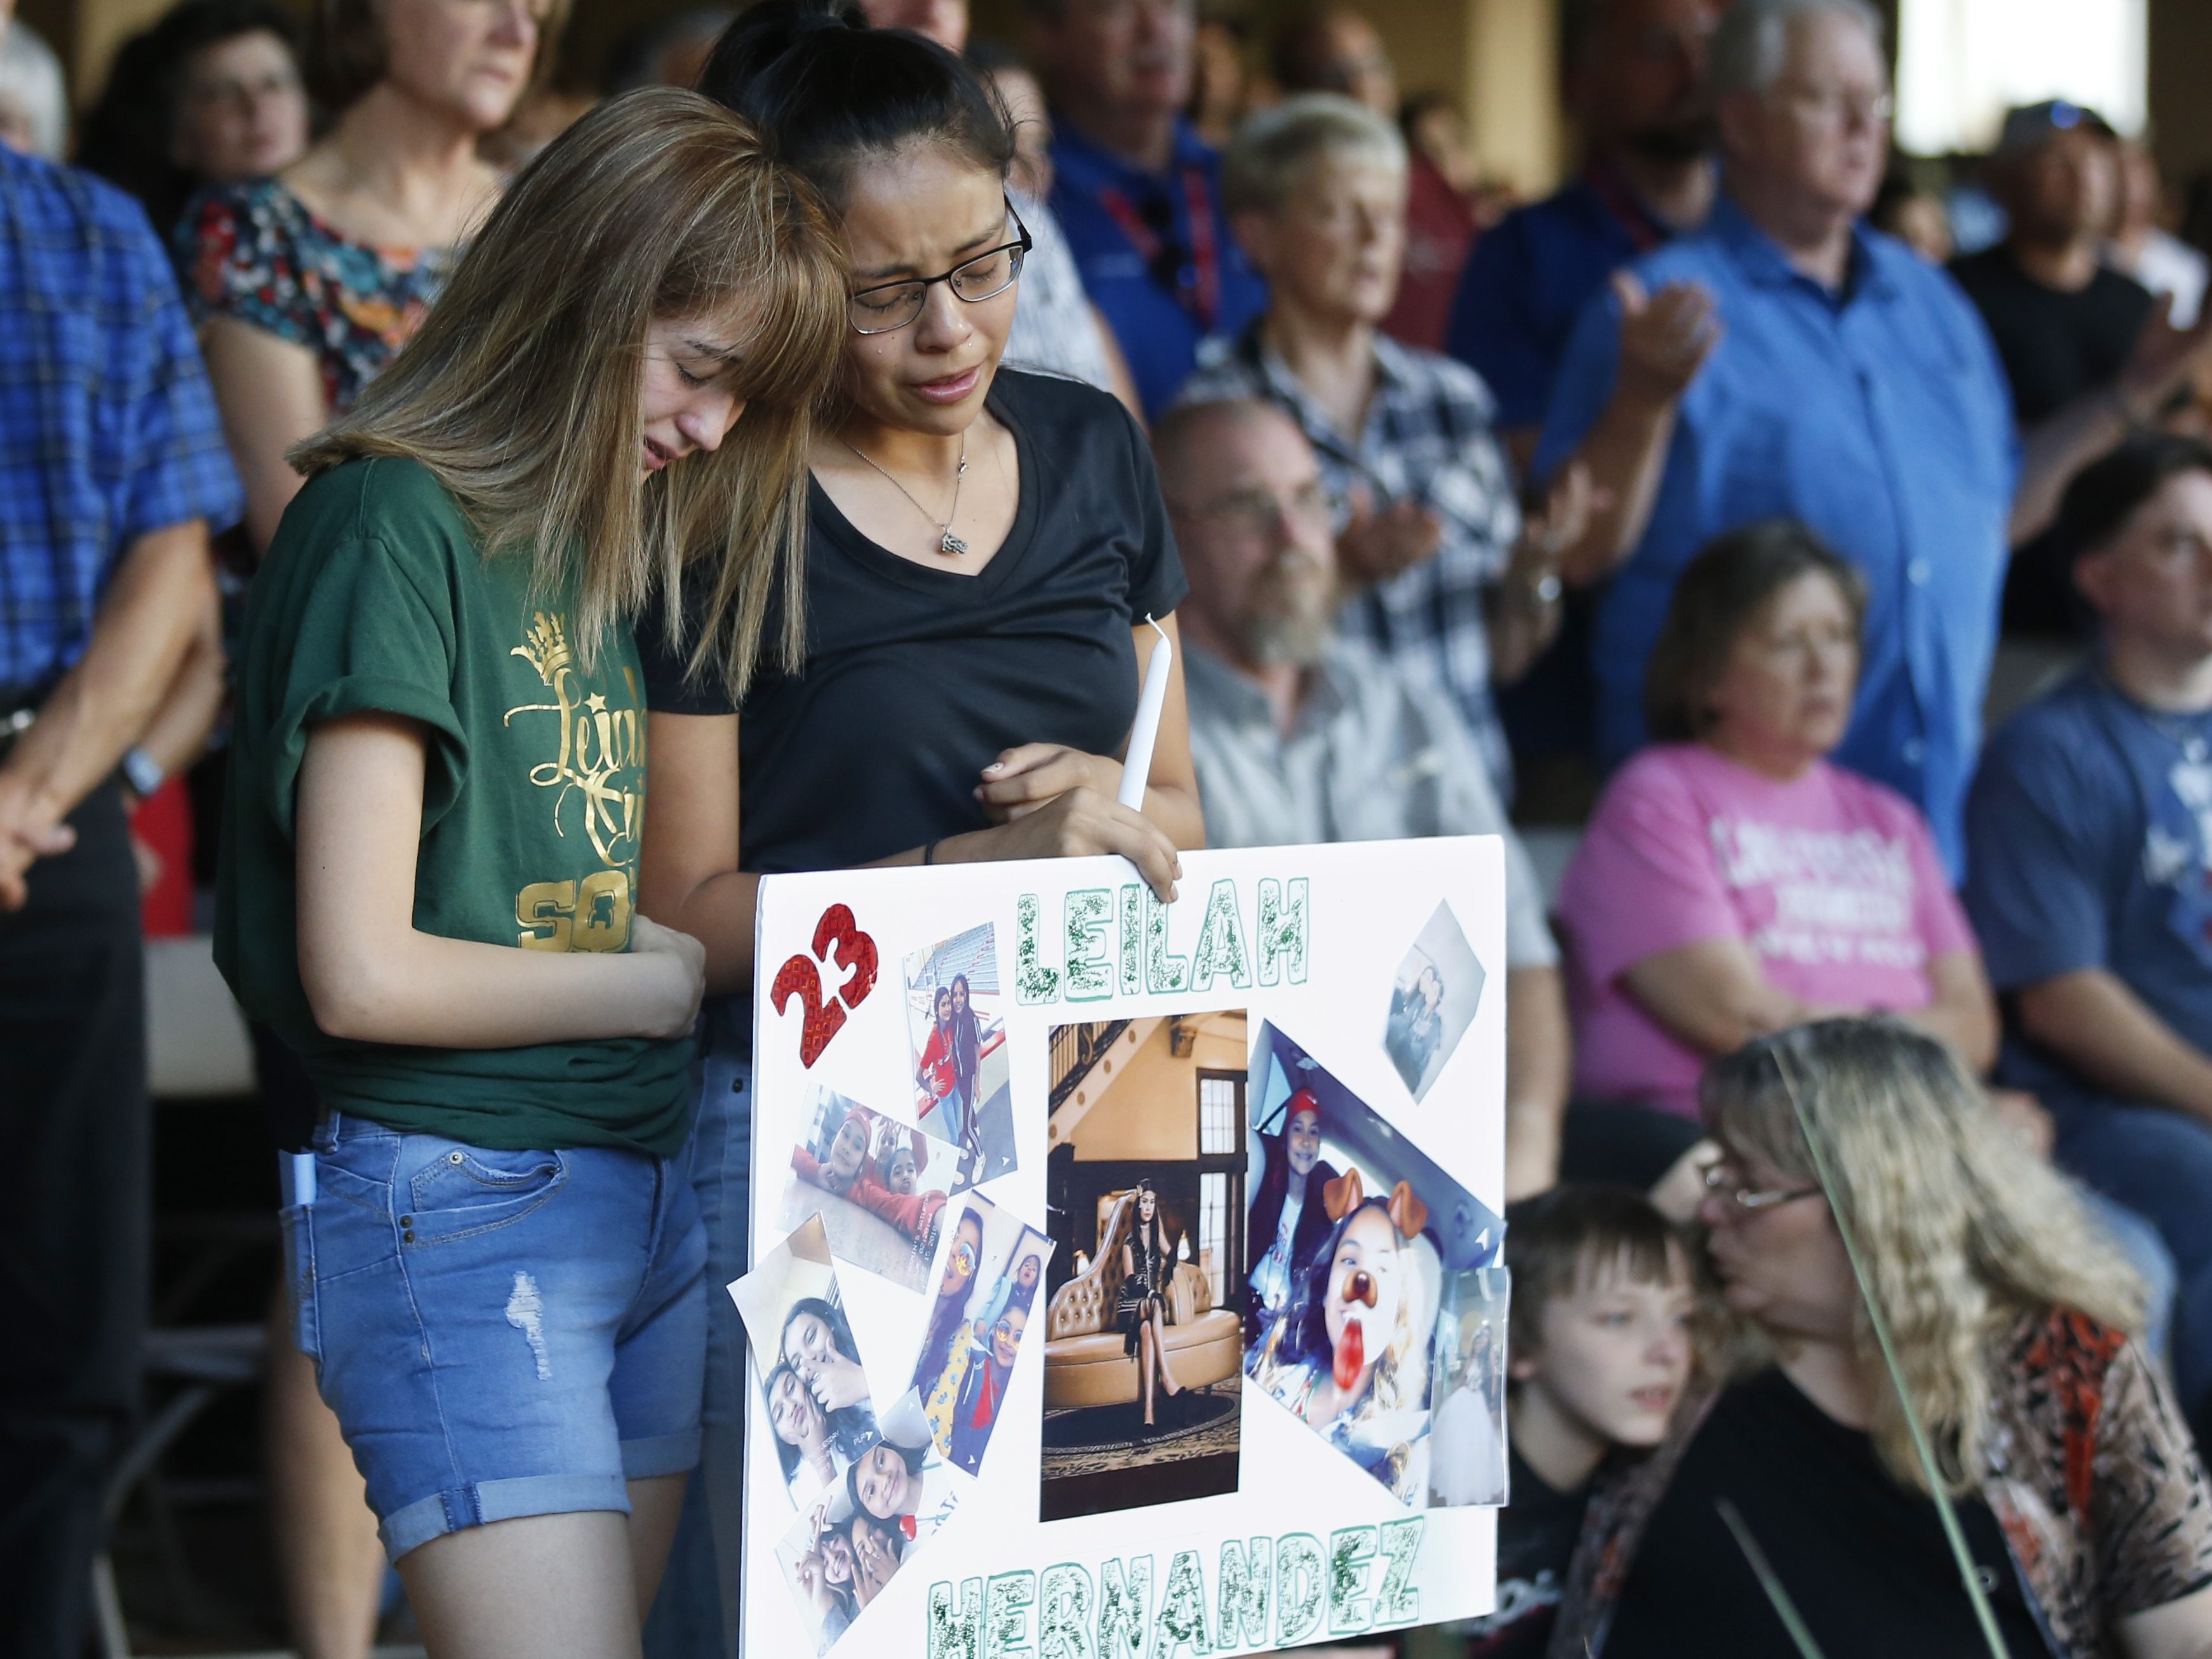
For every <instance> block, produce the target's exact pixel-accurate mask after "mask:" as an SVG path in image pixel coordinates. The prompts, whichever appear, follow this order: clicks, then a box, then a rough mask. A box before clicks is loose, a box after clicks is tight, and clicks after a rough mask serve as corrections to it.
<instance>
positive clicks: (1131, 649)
mask: <svg viewBox="0 0 2212 1659" xmlns="http://www.w3.org/2000/svg"><path fill="white" fill-rule="evenodd" d="M701 90H702V91H703V92H705V93H706V94H708V96H709V97H713V98H715V99H718V100H720V101H721V102H723V103H726V104H727V105H729V106H731V107H732V108H734V109H736V110H737V111H738V112H740V113H741V114H744V115H745V116H747V117H748V118H750V119H751V120H752V121H753V123H754V125H756V126H757V128H759V130H760V131H763V132H767V133H772V134H774V135H775V139H776V142H777V144H778V146H779V149H780V150H781V154H782V157H783V159H785V160H786V161H788V162H790V163H791V164H792V165H793V166H794V167H797V168H798V169H799V171H800V172H801V173H805V175H806V176H807V177H808V178H810V179H812V180H813V181H814V183H815V184H816V185H817V186H818V187H819V188H820V189H821V190H822V191H823V195H824V196H825V197H827V198H828V200H829V204H830V206H831V208H832V210H833V211H834V212H835V213H836V215H837V216H838V217H839V218H840V220H841V222H842V229H843V232H844V234H845V238H846V242H847V246H848V252H849V253H850V256H851V262H852V269H853V277H852V285H853V289H854V295H853V297H852V299H851V301H850V318H849V322H850V327H851V332H850V333H848V336H847V338H846V351H845V359H844V368H843V380H842V387H841V388H840V391H841V393H842V396H841V409H840V410H839V412H838V414H837V415H836V416H834V417H833V418H832V420H831V421H830V422H828V423H827V424H826V425H825V428H824V430H825V434H826V435H825V436H824V437H823V441H821V442H820V443H818V444H817V445H816V446H815V447H814V450H813V452H812V453H811V457H810V459H811V466H812V473H813V476H812V484H811V500H810V519H809V544H808V548H807V554H806V562H805V581H804V585H803V589H801V590H799V591H793V590H792V589H790V588H788V587H786V588H784V589H783V590H781V592H779V593H778V595H777V597H776V601H775V609H774V610H772V611H771V616H770V623H769V628H768V629H766V630H764V634H763V638H764V639H767V640H769V641H779V640H780V641H782V643H783V646H784V651H783V654H782V657H781V661H771V663H770V665H769V666H768V667H766V668H764V669H763V672H762V673H761V675H760V676H759V677H758V678H755V679H754V680H753V682H752V683H751V684H750V685H749V686H747V687H744V688H743V689H742V698H743V703H742V714H740V713H739V712H738V707H737V705H735V704H734V703H733V702H732V701H731V700H730V699H729V698H728V697H727V696H725V695H724V694H723V691H722V689H721V688H720V686H719V685H717V684H715V683H714V675H713V674H712V672H711V671H708V672H703V673H696V674H692V673H687V671H686V670H687V667H688V666H689V665H690V658H691V656H692V654H693V653H694V651H695V650H696V649H697V648H698V642H696V641H686V642H685V649H684V651H683V652H682V653H678V652H676V651H674V650H671V649H670V648H668V647H667V646H666V642H665V637H664V636H663V635H662V634H661V631H660V630H659V629H651V628H647V629H641V630H640V632H641V636H642V637H641V641H640V644H641V651H642V652H643V653H644V655H645V659H646V660H645V667H646V675H647V698H648V702H649V703H650V706H651V708H652V709H653V714H652V716H651V722H650V729H649V731H650V734H649V738H648V742H649V744H650V752H651V753H652V756H653V794H652V797H651V799H649V801H648V803H647V827H646V830H645V846H646V848H647V852H646V854H645V857H644V861H643V865H642V867H641V872H640V900H639V903H640V908H641V909H642V910H644V911H645V912H646V913H647V914H648V915H653V917H655V918H657V919H659V920H662V921H665V922H666V923H667V924H668V925H670V926H671V927H683V928H684V930H685V931H686V932H688V933H692V934H693V935H694V936H695V937H696V938H698V939H701V940H702V942H703V943H704V944H705V945H706V947H707V986H708V995H709V996H710V997H721V998H724V999H726V1001H724V1002H723V1003H721V1004H720V1006H719V1007H717V1006H714V1005H710V1013H711V1014H712V1015H713V1016H714V1031H713V1032H712V1033H711V1036H710V1044H709V1054H708V1071H707V1081H706V1087H705V1091H704V1093H703V1095H702V1101H701V1114H700V1121H699V1127H698V1130H697V1135H698V1140H697V1149H696V1154H695V1156H696V1167H697V1170H698V1179H699V1181H700V1184H701V1208H702V1212H703V1213H704V1214H705V1216H706V1218H707V1225H708V1237H709V1249H710V1261H709V1267H708V1271H709V1273H716V1274H720V1278H718V1279H716V1280H715V1282H716V1283H726V1282H727V1281H728V1279H732V1278H734V1277H735V1276H736V1275H737V1274H738V1273H741V1272H743V1271H744V1265H745V1260H746V1228H745V1214H744V1211H745V1199H744V1183H745V1179H746V1173H747V1170H748V1165H749V1157H750V1127H749V1125H748V1123H747V1121H746V1118H745V1114H744V1108H745V1106H746V1105H747V1104H748V1103H747V1101H746V1100H745V1099H744V1097H743V1095H742V1094H741V1093H740V1092H739V1091H743V1090H745V1089H748V1088H749V1087H750V1082H749V1076H748V1067H747V1065H746V1059H747V1055H746V1052H745V1051H746V1049H747V1048H748V1046H749V1042H750V1020H749V1018H747V1011H746V1009H745V1007H744V1001H743V1000H742V996H741V994H743V993H744V992H746V991H747V990H749V988H750V984H751V981H752V974H753V961H752V949H753V915H754V906H755V902H756V898H757V893H758V890H759V879H760V877H761V876H763V875H764V874H769V873H774V872H785V871H795V870H826V869H838V868H849V867H853V866H863V865H915V864H921V863H925V862H934V863H952V862H958V861H963V860H1005V859H1024V858H1037V857H1051V856H1081V855H1085V854H1121V855H1123V856H1126V857H1127V858H1129V859H1131V860H1133V861H1134V862H1135V863H1136V865H1137V866H1138V868H1139V871H1140V872H1142V874H1143V877H1144V878H1145V880H1146V882H1148V883H1149V884H1151V885H1152V888H1153V889H1154V890H1156V891H1157V892H1158V893H1159V894H1160V895H1161V896H1162V897H1164V898H1165V897H1171V896H1173V894H1174V890H1175V883H1176V879H1177V878H1178V876H1179V875H1180V873H1181V866H1180V865H1179V864H1178V862H1177V860H1176V849H1177V848H1186V847H1188V848H1194V847H1197V846H1200V845H1201V844H1202V838H1203V835H1204V824H1203V823H1202V821H1201V819H1200V814H1199V807H1198V795H1197V789H1196V786H1195V781H1194V777H1193V775H1192V769H1191V761H1190V741H1189V732H1188V726H1187V723H1186V719H1185V714H1184V705H1183V691H1182V666H1181V653H1180V650H1179V649H1178V652H1177V661H1176V673H1175V675H1174V677H1173V679H1172V682H1171V684H1170V687H1169V690H1168V696H1167V703H1166V708H1165V711H1164V715H1163V717H1162V720H1161V724H1160V732H1159V737H1158V743H1157V745H1156V746H1155V748H1154V750H1153V751H1152V768H1151V771H1150V775H1149V777H1148V779H1147V783H1148V787H1147V789H1146V794H1145V800H1144V809H1143V811H1141V812H1139V811H1132V810H1130V809H1128V808H1127V807H1123V806H1121V805H1118V804H1117V803H1116V801H1115V794H1116V793H1117V791H1118V788H1119V786H1120V781H1121V766H1120V763H1119V762H1118V761H1117V760H1116V759H1115V757H1116V756H1117V755H1118V754H1120V753H1121V752H1122V750H1124V748H1125V747H1126V745H1127V740H1128V735H1129V728H1130V725H1131V722H1132V720H1133V718H1134V716H1135V713H1136V707H1137V693H1138V685H1139V671H1140V667H1141V665H1142V664H1143V663H1144V662H1145V661H1146V660H1147V659H1149V653H1150V646H1151V642H1152V637H1153V636H1152V630H1151V629H1149V628H1148V627H1146V622H1145V619H1146V616H1147V614H1150V615H1151V616H1152V617H1157V618H1158V620H1159V621H1160V623H1162V625H1163V626H1164V628H1165V629H1166V630H1167V632H1168V634H1169V635H1170V637H1172V636H1173V635H1174V634H1175V631H1176V628H1175V622H1174V619H1173V617H1171V616H1170V612H1171V611H1173V610H1174V609H1175V607H1176V605H1177V604H1179V603H1180V602H1181V600H1182V595H1183V592H1184V589H1185V584H1184V581H1183V577H1182V566H1181V564H1180V562H1178V560H1177V559H1176V551H1175V544H1174V541H1173V538H1172V537H1171V535H1170V532H1169V529H1168V523H1167V512H1166V508H1165V507H1164V505H1163V503H1162V502H1161V500H1160V494H1159V486H1158V480H1157V478H1156V477H1155V476H1154V473H1153V470H1152V457H1151V454H1150V453H1149V452H1148V450H1147V449H1146V444H1145V441H1144V437H1143V435H1142V434H1141V433H1139V430H1138V429H1137V428H1136V426H1135V424H1134V422H1132V421H1131V420H1130V419H1129V417H1128V416H1127V414H1126V413H1125V412H1124V411H1123V410H1122V409H1121V405H1120V404H1116V403H1115V401H1114V400H1113V399H1112V398H1109V397H1108V396H1106V395H1105V394H1104V393H1103V392H1097V391H1095V390H1093V389H1092V388H1091V387H1090V386H1082V385H1079V384H1075V383H1073V382H1068V381H1062V380H1050V379H1045V378H1042V377H1040V376H1036V375H1030V374H1014V373H1006V372H1002V371H1001V370H1000V367H999V358H1000V353H1001V351H1002V350H1003V349H1004V347H1005V344H1006V333H1007V330H1008V329H1009V328H1010V327H1011V325H1012V320H1013V313H1014V296H1015V288H1014V282H1015V280H1016V278H1017V277H1018V275H1019V270H1020V259H1021V254H1022V252H1023V251H1024V242H1025V240H1026V235H1027V233H1026V232H1025V231H1024V230H1023V229H1022V228H1021V225H1020V223H1019V221H1018V219H1017V218H1016V216H1014V214H1013V212H1012V209H1011V208H1010V207H1009V205H1008V204H1007V202H1006V196H1005V193H1004V190H1003V181H1004V179H1005V173H1006V164H1007V162H1008V161H1009V160H1010V159H1011V157H1012V153H1013V141H1012V133H1011V132H1010V131H1009V130H1008V127H1007V124H1006V118H1005V116H1004V113H1003V112H1002V110H1001V108H1000V106H999V104H998V103H997V102H996V100H994V98H993V96H992V95H991V94H989V93H988V92H987V90H986V89H985V88H984V87H983V85H982V83H981V82H980V81H978V80H977V79H976V77H975V74H974V72H973V71H972V70H969V68H968V66H967V65H966V64H963V62H962V61H961V60H960V59H959V58H957V57H955V56H953V55H952V54H951V53H950V52H945V51H944V50H943V49H942V48H940V47H939V46H933V45H932V44H931V43H929V42H927V41H926V40H922V39H921V38H920V37H919V36H916V35H913V34H908V33H904V32H902V31H894V30H883V31H871V30H868V29H866V28H864V27H858V26H857V25H854V24H848V22H847V21H844V20H842V19H841V18H839V17H837V16H834V15H829V14H826V13H823V12H822V11H820V10H818V9H816V8H814V7H811V6H806V5H802V4H799V3H795V0H766V3H763V4H760V5H756V6H754V7H753V8H751V9H750V10H748V11H747V12H746V13H745V14H744V16H743V17H742V18H740V19H739V20H738V21H737V22H736V23H735V24H733V25H732V27H731V28H730V30H729V32H728V33H726V35H724V37H723V38H722V40H721V42H720V45H719V46H717V47H716V49H715V52H714V57H713V58H712V59H711V60H710V61H709V63H708V67H707V69H706V70H705V72H704V74H703V75H702V80H701ZM794 642H795V643H796V644H797V645H798V646H799V647H803V648H800V649H793V648H792V647H793V644H794ZM705 648H706V650H707V652H708V653H709V654H711V653H712V648H713V642H712V641H708V642H706V647H705ZM770 649H771V654H772V653H773V650H774V647H771V648H770ZM726 1301H727V1298H722V1302H724V1303H726ZM714 1311H715V1324H714V1326H713V1327H712V1328H710V1335H709V1340H710V1347H709V1352H708V1399H707V1409H706V1425H707V1449H706V1458H707V1464H708V1476H709V1480H708V1486H709V1489H710V1491H712V1492H714V1493H716V1494H717V1495H720V1494H725V1493H726V1494H730V1495H732V1496H734V1494H735V1493H736V1492H738V1490H739V1489H740V1486H741V1482H740V1480H739V1477H738V1472H737V1468H736V1465H735V1463H734V1462H733V1460H734V1458H735V1457H736V1455H737V1443H738V1431H739V1426H740V1425H741V1423H742V1420H743V1410H744V1404H743V1365H744V1358H743V1354H744V1348H743V1340H744V1339H743V1332H742V1329H741V1328H739V1326H738V1322H737V1321H736V1320H735V1318H734V1316H733V1310H732V1309H730V1308H727V1307H725V1306H722V1305H717V1306H716V1308H715V1310H714ZM725 1501H726V1500H725ZM724 1522H726V1524H724ZM735 1522H736V1517H735V1516H734V1514H732V1515H730V1516H718V1520H717V1524H716V1525H715V1527H714V1534H715V1547H716V1553H717V1554H718V1555H719V1556H720V1557H721V1558H722V1560H723V1564H724V1567H725V1571H724V1573H723V1578H724V1582H725V1583H729V1584H732V1585H734V1583H735V1582H736V1578H735V1572H734V1568H735V1564H736V1545H737V1538H738V1530H737V1527H736V1523H735Z"/></svg>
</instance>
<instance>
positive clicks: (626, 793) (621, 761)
mask: <svg viewBox="0 0 2212 1659" xmlns="http://www.w3.org/2000/svg"><path fill="white" fill-rule="evenodd" d="M510 654H511V655H513V656H517V657H520V658H521V659H523V660H524V661H525V662H526V663H528V664H529V665H531V666H532V668H534V669H536V670H537V671H538V678H539V679H541V680H543V681H544V683H545V686H546V689H547V690H550V692H552V694H553V698H554V700H553V701H552V702H531V703H523V704H520V705H519V706H517V707H515V708H510V709H508V710H507V714H506V716H505V720H504V722H503V723H504V724H506V725H508V726H512V725H513V723H514V717H515V716H516V715H518V714H553V715H556V716H557V717H558V718H559V720H560V731H559V733H558V748H557V750H556V753H555V756H554V757H553V758H552V759H551V760H550V761H543V762H540V763H538V765H536V766H533V767H532V768H531V769H530V774H529V776H530V781H531V782H532V784H534V785H536V786H537V787H538V788H541V789H550V790H552V791H553V792H554V795H553V829H554V833H555V834H556V835H558V836H562V837H563V838H565V837H566V836H567V835H568V823H567V822H566V821H565V820H564V818H563V817H562V814H563V812H564V811H565V810H566V809H567V808H568V806H569V805H570V802H571V800H572V798H573V799H574V800H575V801H576V802H577V803H578V804H580V807H581V810H582V814H583V829H584V833H585V834H586V836H588V837H589V838H590V840H591V843H592V851H593V852H595V853H597V854H599V859H600V860H601V861H602V862H603V863H605V865H607V866H609V867H608V868H606V869H604V870H599V871H594V872H592V874H590V875H588V876H586V877H585V878H583V879H582V880H581V881H580V882H577V881H536V882H532V883H530V884H527V885H526V886H525V887H524V888H523V889H522V890H521V891H520V892H519V893H517V894H516V895H515V900H514V920H515V925H516V927H518V928H520V930H521V931H520V933H519V935H518V936H517V939H516V943H517V944H519V945H521V946H522V948H523V949H525V950H528V951H620V950H622V949H623V948H625V947H626V946H627V945H629V921H630V910H631V901H630V877H629V866H631V864H633V863H634V862H635V860H636V857H637V834H638V827H639V823H640V821H641V819H642V817H643V816H644V811H645V780H644V776H643V769H644V764H645V738H644V728H643V726H642V723H641V715H640V711H639V709H638V707H637V685H636V682H635V679H634V678H632V677H631V676H630V675H629V672H628V671H624V673H623V684H624V685H625V686H626V688H627V690H628V692H629V705H630V706H629V707H628V708H610V707H609V706H608V702H607V696H606V694H605V692H602V691H597V690H592V689H591V687H590V686H589V684H587V683H586V681H585V680H584V679H583V678H582V677H581V676H580V673H579V672H578V671H577V665H576V660H575V653H574V651H573V650H572V649H571V648H570V647H569V643H568V625H567V621H566V619H565V618H564V617H562V616H560V615H559V614H558V613H554V614H551V615H549V614H547V613H546V612H544V611H539V612H538V613H537V614H536V615H534V616H533V617H532V618H531V623H530V626H529V628H528V629H526V630H525V632H524V635H523V642H522V643H521V644H520V645H519V646H516V647H514V649H513V652H512V653H510Z"/></svg>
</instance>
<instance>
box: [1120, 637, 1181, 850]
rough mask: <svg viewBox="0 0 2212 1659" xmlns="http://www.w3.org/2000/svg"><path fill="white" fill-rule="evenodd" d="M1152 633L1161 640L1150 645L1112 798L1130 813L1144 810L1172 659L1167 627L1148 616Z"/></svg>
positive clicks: (1166, 697)
mask: <svg viewBox="0 0 2212 1659" xmlns="http://www.w3.org/2000/svg"><path fill="white" fill-rule="evenodd" d="M1145 620H1146V622H1148V623H1152V632H1154V633H1155V634H1158V635H1159V636H1160V642H1159V643H1158V645H1156V646H1154V647H1152V662H1151V664H1150V665H1147V666H1146V670H1145V690H1144V692H1143V695H1142V696H1139V697H1138V699H1137V723H1136V724H1135V725H1134V726H1131V727H1130V728H1129V757H1128V758H1127V760H1125V761H1123V762H1122V763H1121V790H1120V792H1119V793H1117V794H1116V795H1115V799H1116V800H1118V801H1120V802H1121V805H1124V806H1126V807H1127V808H1128V809H1129V810H1130V811H1133V812H1141V811H1144V810H1145V785H1146V782H1147V781H1149V780H1150V779H1151V777H1152V744H1153V742H1154V741H1155V740H1156V739H1157V738H1158V737H1159V735H1160V710H1161V709H1163V708H1165V707H1166V706H1167V701H1168V669H1169V667H1170V665H1172V664H1173V663H1174V661H1175V647H1173V646H1171V645H1170V644H1169V643H1168V635H1167V630H1166V629H1164V628H1162V627H1161V626H1160V625H1159V624H1158V623H1156V622H1152V617H1150V616H1147V617H1146V618H1145Z"/></svg>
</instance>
